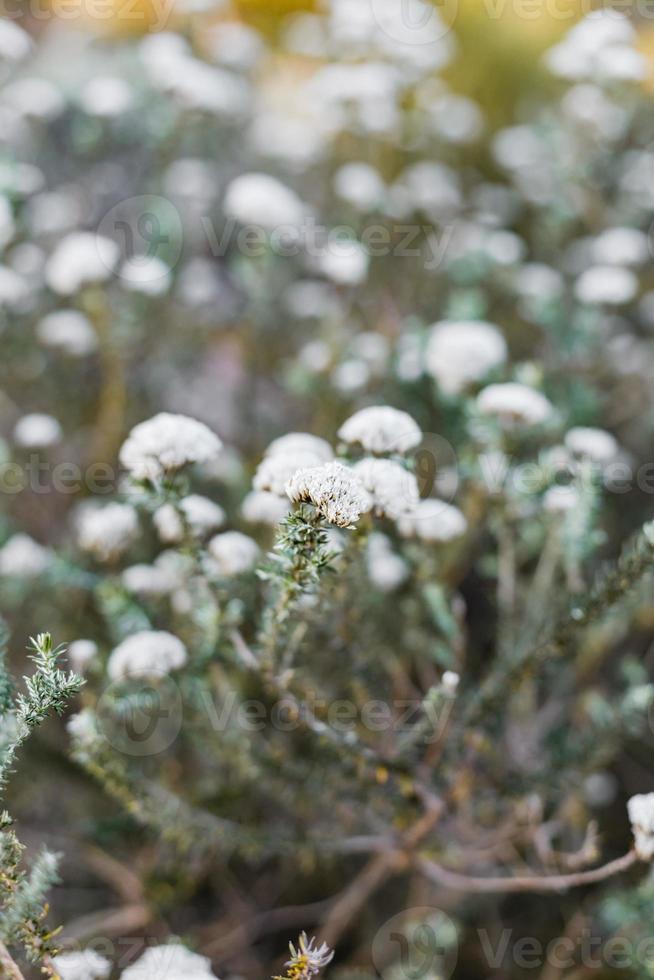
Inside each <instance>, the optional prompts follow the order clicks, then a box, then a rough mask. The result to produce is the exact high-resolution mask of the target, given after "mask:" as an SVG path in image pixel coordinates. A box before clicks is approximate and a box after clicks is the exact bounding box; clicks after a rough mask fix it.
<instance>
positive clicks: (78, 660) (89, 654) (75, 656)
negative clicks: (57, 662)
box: [68, 640, 98, 674]
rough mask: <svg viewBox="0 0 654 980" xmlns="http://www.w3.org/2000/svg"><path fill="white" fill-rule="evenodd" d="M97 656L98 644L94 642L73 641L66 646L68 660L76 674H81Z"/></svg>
mask: <svg viewBox="0 0 654 980" xmlns="http://www.w3.org/2000/svg"><path fill="white" fill-rule="evenodd" d="M97 655H98V644H97V643H96V642H95V641H94V640H73V642H72V643H71V644H69V646H68V660H69V661H70V664H71V666H72V668H73V670H75V671H77V673H78V674H83V673H84V671H85V670H86V668H87V667H88V665H89V664H90V663H91V661H92V660H95V658H96V657H97Z"/></svg>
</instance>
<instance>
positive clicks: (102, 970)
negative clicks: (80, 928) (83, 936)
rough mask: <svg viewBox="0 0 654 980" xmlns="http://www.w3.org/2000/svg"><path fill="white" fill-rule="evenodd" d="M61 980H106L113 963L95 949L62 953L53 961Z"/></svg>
mask: <svg viewBox="0 0 654 980" xmlns="http://www.w3.org/2000/svg"><path fill="white" fill-rule="evenodd" d="M52 962H53V964H54V967H55V969H56V971H57V975H58V976H59V977H60V978H61V980H105V978H106V977H108V976H109V974H110V973H111V963H110V961H109V960H108V959H106V958H105V957H104V956H100V954H99V953H96V951H95V950H93V949H85V950H81V951H79V952H77V951H76V952H72V953H61V954H60V955H59V956H55V957H54V958H53V960H52Z"/></svg>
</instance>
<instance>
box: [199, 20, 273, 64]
mask: <svg viewBox="0 0 654 980" xmlns="http://www.w3.org/2000/svg"><path fill="white" fill-rule="evenodd" d="M209 44H210V49H211V56H212V58H213V60H214V61H217V62H218V63H219V64H221V65H226V66H227V67H228V68H235V69H237V70H239V71H249V70H250V69H252V68H254V66H255V65H256V63H257V61H258V60H259V58H260V56H261V55H262V54H263V52H264V50H265V48H264V43H263V40H262V38H261V35H260V34H259V33H258V32H257V31H255V30H254V29H253V28H252V27H248V26H247V25H246V24H239V23H237V22H235V21H224V22H223V23H219V24H216V26H215V27H213V28H211V29H210V32H209Z"/></svg>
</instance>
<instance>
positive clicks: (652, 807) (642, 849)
mask: <svg viewBox="0 0 654 980" xmlns="http://www.w3.org/2000/svg"><path fill="white" fill-rule="evenodd" d="M627 812H628V814H629V820H630V821H631V829H632V831H633V834H634V843H635V845H636V853H637V854H638V857H639V858H641V859H642V860H643V861H651V860H652V858H654V793H639V794H638V795H637V796H632V797H631V799H630V800H629V802H628V803H627Z"/></svg>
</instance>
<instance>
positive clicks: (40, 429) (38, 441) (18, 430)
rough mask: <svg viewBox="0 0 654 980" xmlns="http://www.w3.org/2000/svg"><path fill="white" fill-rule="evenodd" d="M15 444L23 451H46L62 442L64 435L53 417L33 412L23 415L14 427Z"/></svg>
mask: <svg viewBox="0 0 654 980" xmlns="http://www.w3.org/2000/svg"><path fill="white" fill-rule="evenodd" d="M13 435H14V442H15V443H16V445H17V446H22V448H23V449H45V448H47V447H48V446H55V445H56V444H57V443H58V442H60V441H61V438H62V436H63V433H62V431H61V426H60V425H59V422H58V421H57V420H56V418H54V417H53V416H52V415H46V414H45V413H43V412H33V413H32V414H30V415H23V417H22V418H21V419H19V420H18V422H17V423H16V425H15V426H14V433H13Z"/></svg>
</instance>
